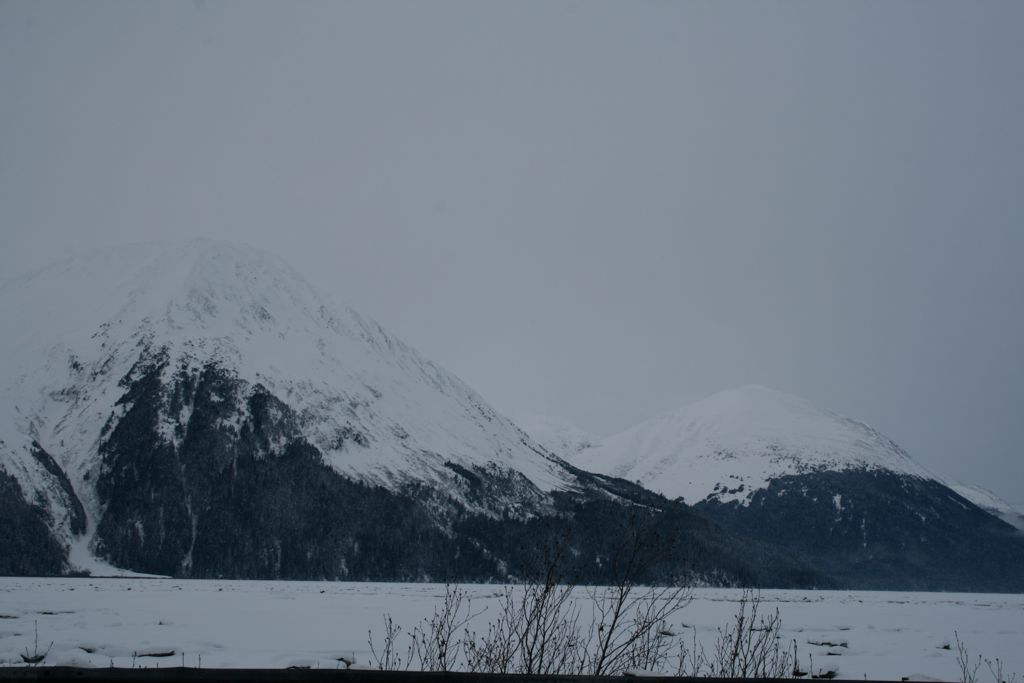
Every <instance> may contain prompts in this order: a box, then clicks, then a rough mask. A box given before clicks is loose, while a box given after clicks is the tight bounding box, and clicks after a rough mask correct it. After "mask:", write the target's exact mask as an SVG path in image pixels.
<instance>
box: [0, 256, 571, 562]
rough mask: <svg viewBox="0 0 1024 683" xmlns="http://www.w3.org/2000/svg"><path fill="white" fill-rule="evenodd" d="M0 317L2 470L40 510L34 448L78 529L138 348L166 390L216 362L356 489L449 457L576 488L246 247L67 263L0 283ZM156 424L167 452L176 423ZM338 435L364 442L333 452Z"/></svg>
mask: <svg viewBox="0 0 1024 683" xmlns="http://www.w3.org/2000/svg"><path fill="white" fill-rule="evenodd" d="M0 320H3V321H4V327H3V333H2V335H0V354H2V357H3V358H4V363H3V364H0V405H3V406H5V407H6V408H7V410H8V413H7V414H6V415H4V416H0V463H2V464H3V465H4V466H5V467H6V468H7V469H8V471H10V473H11V474H13V475H14V476H16V477H17V478H18V479H19V482H20V483H21V485H22V487H23V488H25V489H26V495H27V496H28V497H30V498H31V497H32V496H34V495H36V493H40V494H42V495H43V496H44V497H51V498H52V497H53V495H54V494H53V491H52V489H53V488H54V487H53V483H52V481H51V480H50V479H51V478H48V477H47V476H46V475H45V472H43V470H42V467H41V465H40V464H39V463H37V462H36V461H35V460H34V458H32V456H31V455H30V453H29V446H30V444H31V442H32V441H33V440H37V441H38V442H39V443H40V444H41V445H42V446H43V448H45V449H46V450H47V451H48V452H49V453H51V454H52V455H53V456H54V458H55V459H56V460H57V461H58V462H59V463H60V465H61V466H62V468H63V469H64V470H65V472H66V473H67V475H68V477H69V479H70V481H71V483H72V485H73V487H74V488H75V490H76V492H78V494H79V496H80V497H81V498H82V500H83V503H84V504H85V506H86V511H87V513H88V517H89V518H90V522H91V523H90V528H93V525H94V523H95V521H96V518H97V515H98V513H99V509H98V503H97V502H96V501H95V499H94V496H93V495H92V494H91V484H89V483H88V480H89V479H90V478H91V481H95V476H91V477H90V473H91V474H92V475H95V474H96V470H97V468H98V454H97V447H98V445H99V441H100V432H101V429H102V428H103V425H104V424H105V423H106V422H107V420H108V418H109V417H110V416H111V415H117V414H120V412H121V411H122V410H123V409H122V408H121V407H119V406H117V405H116V402H117V400H118V399H119V398H120V397H121V396H122V395H123V393H124V388H123V387H120V386H118V383H119V381H120V380H121V378H122V377H124V376H125V375H126V374H127V373H128V372H129V371H130V370H131V368H132V366H133V364H134V363H135V362H136V360H138V358H139V354H140V352H141V351H142V350H143V348H144V347H145V346H146V344H147V343H150V344H152V346H153V347H154V350H155V349H159V348H161V347H166V348H167V352H168V358H169V361H170V362H169V364H168V366H167V368H166V370H165V379H166V378H167V377H169V375H171V374H173V373H175V372H177V371H178V370H179V369H180V368H182V367H186V368H192V369H198V368H201V367H203V366H204V365H206V364H207V363H208V362H210V361H217V362H218V363H219V364H221V366H223V367H224V368H226V369H228V370H229V371H231V372H234V373H236V374H237V376H238V377H239V378H240V379H242V380H244V381H245V382H247V383H248V384H249V386H250V387H251V386H254V385H255V384H257V383H259V384H262V385H263V386H265V387H266V388H267V389H268V390H269V391H270V392H271V393H273V394H274V395H275V396H277V397H278V398H280V399H281V400H283V401H284V402H285V403H287V404H288V405H289V406H290V407H291V408H293V409H294V410H295V412H296V413H297V415H298V417H299V421H300V429H301V431H302V433H303V435H304V437H305V438H306V439H308V440H309V441H310V442H311V443H313V444H314V445H316V446H317V447H319V448H320V450H321V451H322V452H323V453H324V454H325V456H326V458H327V460H328V462H330V464H331V465H332V466H333V467H334V468H335V469H337V470H338V471H340V472H342V473H345V474H347V475H349V476H352V477H354V478H357V479H360V480H363V481H369V482H374V483H378V484H381V485H384V486H388V487H395V486H398V485H400V484H401V483H403V482H405V481H409V480H412V479H417V480H422V481H427V482H429V481H438V480H439V479H440V478H442V477H443V476H445V474H446V472H445V470H444V466H443V465H444V462H445V461H446V460H450V461H453V462H456V463H459V464H461V465H464V466H480V467H498V468H501V469H505V470H516V471H518V472H521V473H522V474H523V475H525V476H526V477H527V478H528V479H529V480H530V481H532V482H533V483H534V484H535V485H536V486H537V487H538V488H540V489H541V490H544V491H550V490H553V489H564V488H569V487H572V486H574V484H575V479H574V478H573V477H572V475H570V474H569V473H568V472H567V470H566V469H565V467H564V464H563V463H562V462H561V461H560V460H559V459H557V458H554V457H546V456H544V455H542V454H540V453H538V452H537V451H535V450H534V448H532V446H533V445H534V444H533V443H532V442H531V441H530V439H529V437H527V436H526V435H525V434H524V433H522V432H521V431H520V430H519V429H518V428H517V427H516V426H515V425H514V424H512V423H511V422H510V421H509V420H507V419H506V418H505V417H503V416H502V415H500V414H498V413H497V412H496V411H495V410H493V409H492V408H491V407H490V406H488V405H487V403H486V402H485V401H484V400H483V399H482V398H481V397H480V396H479V395H477V394H476V393H475V392H474V391H473V390H472V389H470V388H469V387H467V386H466V385H465V384H464V383H463V382H462V381H461V380H459V379H458V378H457V377H455V376H454V375H453V374H451V373H449V372H447V371H445V370H443V369H442V368H439V367H438V366H436V365H434V364H433V363H431V362H430V361H427V360H426V359H424V358H422V357H421V356H420V355H419V354H418V353H416V351H414V350H413V349H411V348H410V347H408V346H406V345H405V344H404V343H402V342H401V341H399V340H398V339H396V338H394V337H393V336H392V335H390V334H389V333H388V332H386V331H385V330H384V329H383V328H382V327H380V325H378V324H377V323H376V322H374V321H372V320H370V319H369V318H366V317H364V316H361V315H360V314H358V313H356V312H355V311H353V310H351V309H345V308H337V307H335V306H334V304H333V303H331V301H330V300H329V299H328V298H327V297H326V296H324V295H322V294H320V293H318V292H316V291H315V290H314V289H313V288H312V287H311V286H310V285H309V284H308V283H307V282H306V281H305V280H304V279H303V278H302V277H301V276H300V275H299V274H298V273H296V272H295V271H294V270H292V269H291V268H290V267H288V266H287V265H286V264H285V263H283V262H282V261H281V260H280V259H278V258H276V257H274V256H271V255H268V254H266V253H263V252H260V251H257V250H255V249H251V248H248V247H244V246H240V245H234V244H224V243H220V242H214V241H210V240H194V241H191V242H188V243H183V244H161V243H157V244H141V245H131V246H126V247H121V248H117V249H112V250H103V251H95V252H91V253H87V254H83V255H81V256H77V257H73V258H70V259H66V260H64V261H62V262H60V263H57V264H55V265H53V266H50V267H48V268H44V269H41V270H37V271H35V272H33V273H30V274H28V275H26V276H23V277H20V278H12V279H7V280H5V281H3V282H2V283H0ZM163 419H164V422H165V424H164V425H163V426H162V430H163V434H164V436H165V438H167V440H168V441H170V442H174V440H175V439H176V437H175V434H174V426H175V424H177V423H181V422H184V421H185V420H187V415H171V414H167V415H164V416H163ZM346 428H350V429H355V430H357V431H359V432H360V433H362V434H364V435H365V436H366V437H367V439H368V441H369V443H368V445H367V446H365V447H364V446H360V445H358V444H354V443H352V442H351V440H345V439H340V438H339V435H341V434H342V432H343V431H344V430H345V429H346ZM64 526H65V528H64V535H65V541H67V542H70V540H71V539H70V535H69V534H68V532H67V529H66V524H65V525H64Z"/></svg>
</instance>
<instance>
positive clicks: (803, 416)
mask: <svg viewBox="0 0 1024 683" xmlns="http://www.w3.org/2000/svg"><path fill="white" fill-rule="evenodd" d="M571 460H572V462H573V463H574V464H576V465H578V466H580V467H584V468H587V469H592V470H594V471H596V472H603V473H606V474H610V475H613V476H617V477H622V478H624V479H628V480H630V481H637V482H639V483H640V484H642V485H644V486H647V487H648V488H651V489H652V490H654V491H657V492H659V493H661V494H663V495H665V496H668V497H670V498H677V497H681V498H683V499H685V500H686V502H688V503H690V504H694V503H698V502H700V501H702V500H705V499H707V498H708V497H714V498H715V499H717V500H719V501H721V502H729V501H732V500H736V501H746V500H749V498H750V496H751V495H752V494H753V493H754V491H757V490H759V489H763V488H765V487H766V486H767V485H768V482H769V481H771V480H772V479H774V478H777V477H780V476H784V475H787V474H802V473H807V472H813V471H824V470H828V471H842V470H847V469H869V470H871V469H884V470H888V471H892V472H899V473H902V474H907V475H910V476H918V477H930V476H931V475H930V474H929V473H928V472H927V471H926V470H925V469H924V468H922V467H920V466H919V465H918V464H917V463H915V462H914V461H913V460H911V459H910V457H909V456H908V455H907V454H906V453H905V452H904V451H903V449H901V448H900V447H899V446H898V445H897V444H896V443H895V442H893V441H892V440H891V439H888V438H886V437H885V436H883V435H881V434H879V433H878V432H877V431H875V430H873V429H871V428H870V427H868V426H867V425H865V424H862V423H860V422H856V421H854V420H850V419H847V418H844V417H841V416H839V415H836V414H835V413H832V412H830V411H827V410H822V409H820V408H817V407H815V406H814V405H812V404H811V403H810V402H808V401H806V400H804V399H802V398H798V397H796V396H791V395H789V394H784V393H782V392H779V391H775V390H772V389H768V388H765V387H759V386H748V387H743V388H740V389H734V390H731V391H723V392H720V393H718V394H715V395H713V396H711V397H710V398H707V399H704V400H702V401H698V402H697V403H694V404H691V405H689V406H686V407H684V408H682V409H680V410H678V411H675V412H673V413H669V414H666V415H662V416H659V417H656V418H654V419H651V420H648V421H646V422H643V423H641V424H639V425H637V426H636V427H633V428H631V429H628V430H626V431H624V432H622V433H620V434H617V435H615V436H611V437H609V438H607V439H604V440H603V441H601V443H600V444H598V445H597V446H595V447H594V448H591V449H586V450H582V451H580V452H579V453H578V454H577V455H575V456H572V457H571Z"/></svg>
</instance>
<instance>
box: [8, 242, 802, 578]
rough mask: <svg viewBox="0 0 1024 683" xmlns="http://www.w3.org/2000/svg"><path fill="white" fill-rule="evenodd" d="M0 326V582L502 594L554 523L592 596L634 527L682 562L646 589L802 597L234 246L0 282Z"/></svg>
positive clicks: (706, 526)
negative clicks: (136, 579)
mask: <svg viewBox="0 0 1024 683" xmlns="http://www.w3.org/2000/svg"><path fill="white" fill-rule="evenodd" d="M0 320H3V332H2V335H0V574H26V573H28V574H53V573H62V572H67V571H74V570H79V569H83V570H91V571H93V572H96V571H99V572H110V571H115V569H114V568H120V569H128V570H132V571H137V572H143V573H153V574H164V575H174V576H184V577H228V578H296V579H318V578H330V579H338V578H349V579H378V580H381V579H393V580H394V579H400V580H414V579H428V578H432V579H435V580H448V579H460V580H507V579H509V578H513V577H521V576H523V575H524V574H525V573H527V572H529V571H532V570H534V569H536V567H534V566H533V564H534V563H535V561H536V560H537V557H538V556H539V555H540V554H541V552H542V549H543V548H542V547H543V545H544V543H545V538H546V537H548V536H550V535H552V534H554V533H555V530H556V529H563V528H568V529H570V530H571V534H569V536H568V537H571V541H570V548H569V551H568V552H567V553H566V557H567V558H573V560H572V561H573V562H575V566H573V567H570V568H569V569H572V571H574V572H575V573H576V574H577V575H578V576H580V577H581V578H585V579H586V580H588V581H606V580H608V578H609V577H608V572H609V571H611V569H610V568H611V567H613V566H614V563H613V562H611V561H610V560H609V553H614V552H616V551H615V547H616V546H615V544H616V543H617V540H616V539H617V538H620V537H623V536H626V535H628V533H630V529H629V525H630V524H631V523H632V522H631V521H630V520H632V519H634V518H635V517H636V514H635V513H631V512H630V511H635V510H637V509H639V510H641V511H642V514H643V515H644V516H646V517H649V518H650V522H649V523H650V524H651V525H652V526H657V527H658V529H659V533H665V534H668V535H669V537H670V538H669V540H672V542H673V543H675V542H676V541H678V547H679V548H680V549H692V548H694V547H697V548H701V549H702V552H700V553H698V554H682V551H681V550H680V551H678V552H675V551H674V552H675V554H671V553H668V554H665V555H664V557H662V558H661V560H659V562H660V564H657V565H655V564H652V565H651V569H650V571H651V572H652V573H651V574H650V576H649V578H651V579H652V580H653V579H654V578H656V577H657V576H671V575H677V574H678V573H680V572H683V573H690V574H691V575H693V576H699V577H702V578H701V580H714V581H723V582H739V581H746V582H760V583H771V584H773V585H801V584H805V583H807V582H809V581H817V580H820V578H821V577H819V576H818V575H817V574H815V573H814V572H813V571H811V570H809V569H808V568H807V567H805V566H804V565H802V564H800V563H799V562H794V561H791V560H789V559H788V558H785V557H784V556H782V555H781V553H778V552H776V551H772V550H771V549H770V548H760V549H758V550H757V551H756V558H755V553H754V551H752V550H751V548H750V547H749V546H748V545H746V544H740V543H738V542H736V541H734V540H730V539H729V538H728V537H725V536H723V533H722V531H721V529H720V528H718V527H716V526H715V525H714V524H713V523H711V522H709V521H708V520H706V519H704V518H702V517H700V516H699V515H697V514H696V513H694V512H693V510H692V509H690V508H688V507H687V506H685V505H682V504H680V503H677V502H673V501H668V500H666V499H664V498H661V497H658V496H656V495H654V494H651V493H650V492H648V491H645V490H643V489H642V488H640V487H637V486H635V485H633V484H630V483H628V482H623V481H618V480H613V479H611V478H607V477H602V476H599V475H593V474H590V473H587V472H584V471H582V470H579V469H577V468H575V467H572V466H571V465H569V464H568V463H566V462H565V461H563V460H561V459H560V458H558V457H556V456H554V455H552V454H551V453H550V452H549V451H547V450H546V449H544V448H543V447H542V446H540V445H539V444H537V443H536V442H535V441H533V440H532V439H531V438H530V437H529V436H527V435H526V434H525V433H524V432H522V431H521V430H520V429H519V428H518V427H516V426H515V425H514V424H513V423H512V422H510V421H509V420H508V419H506V418H505V417H503V416H502V415H500V414H498V413H497V412H496V411H495V410H493V409H492V408H491V407H490V406H489V405H488V404H487V403H486V402H485V401H484V400H483V399H482V398H481V397H480V396H479V395H478V394H476V393H475V392H474V391H473V390H472V389H470V388H469V387H467V386H466V385H465V384H464V383H463V382H461V381H460V380H459V379H458V378H457V377H455V376H454V375H452V374H451V373H449V372H447V371H445V370H444V369H442V368H440V367H438V366H436V365H435V364H433V363H431V362H430V361H428V360H426V359H424V358H423V357H422V356H420V355H419V354H418V353H416V352H415V351H414V350H413V349H411V348H409V347H408V346H406V345H405V344H403V343H402V342H401V341H399V340H398V339H396V338H395V337H394V336H392V335H391V334H389V333H388V332H386V331H385V330H384V329H382V328H381V327H380V326H379V325H377V324H376V323H375V322H373V321H372V320H370V319H368V318H366V317H364V316H362V315H360V314H358V313H356V312H355V311H352V310H350V309H346V308H339V307H337V306H335V305H334V304H333V303H332V302H331V301H329V300H328V299H327V297H325V296H324V295H322V294H320V293H318V292H316V291H314V290H313V288H311V287H310V286H309V285H308V284H307V283H306V282H305V280H303V278H302V277H301V276H300V275H299V274H298V273H296V272H295V271H294V270H292V269H291V268H289V267H288V266H287V265H285V264H284V263H282V262H281V261H280V260H279V259H277V258H275V257H272V256H269V255H267V254H265V253H262V252H259V251H256V250H253V249H249V248H247V247H242V246H238V245H231V244H223V243H218V242H212V241H208V240H198V241H193V242H189V243H187V244H150V245H134V246H128V247H123V248H118V249H113V250H106V251H96V252H93V253H89V254H84V255H81V256H77V257H74V258H70V259H67V260H65V261H63V262H61V263H58V264H55V265H53V266H50V267H47V268H44V269H42V270H39V271H37V272H34V273H30V274H28V275H26V276H24V277H20V278H16V279H10V280H5V281H3V282H2V283H0ZM638 506H639V507H638ZM765 556H768V557H770V558H771V561H770V562H769V563H765V562H764V561H763V560H764V557H765ZM755 559H756V563H755ZM659 572H660V574H659ZM712 577H713V578H712ZM744 577H745V578H744Z"/></svg>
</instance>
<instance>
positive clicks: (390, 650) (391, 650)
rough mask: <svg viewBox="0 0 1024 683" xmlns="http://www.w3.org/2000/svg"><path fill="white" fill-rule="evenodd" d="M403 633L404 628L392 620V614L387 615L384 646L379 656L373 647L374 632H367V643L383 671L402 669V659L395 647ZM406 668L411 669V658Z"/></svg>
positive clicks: (378, 666) (407, 661) (406, 662)
mask: <svg viewBox="0 0 1024 683" xmlns="http://www.w3.org/2000/svg"><path fill="white" fill-rule="evenodd" d="M401 633H402V627H401V626H397V625H396V624H395V622H393V621H392V620H391V615H390V614H385V615H384V644H383V646H382V647H381V652H380V654H377V649H376V648H375V647H374V645H373V630H372V629H371V630H370V631H368V632H367V637H366V642H367V643H368V644H369V646H370V654H371V655H372V656H373V660H374V662H375V663H376V665H377V668H378V669H380V670H381V671H397V670H399V669H401V668H402V657H401V655H399V654H398V650H397V649H396V647H395V641H396V640H397V639H398V636H399V635H400V634H401ZM405 668H406V669H408V668H409V657H406V660H405Z"/></svg>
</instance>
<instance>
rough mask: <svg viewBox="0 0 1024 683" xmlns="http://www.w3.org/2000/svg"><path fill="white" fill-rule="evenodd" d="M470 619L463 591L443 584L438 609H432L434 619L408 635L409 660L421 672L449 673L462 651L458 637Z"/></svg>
mask: <svg viewBox="0 0 1024 683" xmlns="http://www.w3.org/2000/svg"><path fill="white" fill-rule="evenodd" d="M474 616H476V615H474V614H473V613H472V600H471V598H470V597H469V594H468V593H467V592H466V591H465V589H463V588H461V587H459V586H452V585H448V584H446V585H445V590H444V603H442V605H441V609H440V610H438V609H437V608H436V607H435V608H434V615H433V616H432V617H430V619H424V620H423V621H422V622H420V623H419V624H417V625H416V626H414V627H413V629H412V632H411V633H410V634H409V635H410V636H411V638H412V649H411V653H410V656H409V659H410V660H411V659H412V658H413V657H415V659H416V660H417V661H418V662H419V666H420V669H421V670H423V671H449V670H451V668H452V666H453V665H454V664H455V663H456V662H457V661H458V658H459V652H460V651H461V650H462V648H463V640H462V639H461V638H460V637H459V635H458V634H459V633H461V632H463V631H464V630H465V626H466V624H468V623H469V622H470V620H471V619H472V618H473V617H474Z"/></svg>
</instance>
